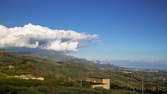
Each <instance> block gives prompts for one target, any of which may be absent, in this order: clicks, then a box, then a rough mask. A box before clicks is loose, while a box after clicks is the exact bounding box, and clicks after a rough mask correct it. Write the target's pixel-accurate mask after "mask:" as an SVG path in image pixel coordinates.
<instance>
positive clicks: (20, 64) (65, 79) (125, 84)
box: [0, 50, 167, 94]
mask: <svg viewBox="0 0 167 94" xmlns="http://www.w3.org/2000/svg"><path fill="white" fill-rule="evenodd" d="M46 54H48V53H46ZM29 55H30V53H29ZM59 56H60V55H59ZM62 56H64V57H63V58H62V61H60V60H56V59H55V60H49V59H46V58H41V57H34V56H27V55H20V54H16V53H11V52H7V51H4V50H0V93H1V94H6V93H2V92H7V91H11V92H12V91H16V92H20V90H22V91H25V90H28V92H30V91H32V90H34V91H33V92H47V93H26V94H78V93H77V92H80V93H81V92H82V93H81V94H129V93H130V92H134V93H132V94H140V92H141V81H142V80H143V81H144V86H145V87H144V91H145V92H146V93H148V94H154V93H155V92H156V87H157V84H158V89H159V91H158V92H161V93H158V94H165V93H164V92H167V87H166V81H167V79H166V78H167V75H166V74H167V73H166V72H165V71H146V70H135V69H128V68H122V67H117V66H113V65H110V64H101V63H95V62H92V61H88V60H85V59H78V58H75V57H68V56H66V55H62ZM48 57H49V56H48ZM65 57H68V58H70V59H69V60H66V58H65ZM29 74H31V75H32V76H35V77H44V78H45V80H44V81H42V82H41V81H35V80H32V81H31V80H21V81H20V80H17V79H13V78H12V79H11V78H10V79H9V77H10V76H15V75H29ZM8 76H9V77H8ZM90 76H95V77H104V78H110V79H111V82H110V83H111V86H110V87H111V90H109V91H105V90H104V91H103V90H96V89H95V90H94V89H90V88H89V87H81V86H80V83H79V82H78V81H80V80H84V79H85V78H86V77H90ZM4 77H5V78H4ZM29 87H31V88H29ZM44 88H45V89H46V91H41V90H45V89H44ZM7 89H8V90H7ZM4 90H6V91H4ZM64 91H66V93H65V92H64ZM54 92H56V93H54ZM58 92H61V93H58ZM69 92H71V93H69ZM93 92H96V93H93ZM102 92H103V93H102ZM107 92H108V93H107ZM111 92H113V93H111ZM121 92H122V93H121ZM8 93H9V92H8ZM12 94H25V93H12Z"/></svg>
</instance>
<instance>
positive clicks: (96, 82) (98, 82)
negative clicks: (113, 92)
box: [86, 77, 110, 89]
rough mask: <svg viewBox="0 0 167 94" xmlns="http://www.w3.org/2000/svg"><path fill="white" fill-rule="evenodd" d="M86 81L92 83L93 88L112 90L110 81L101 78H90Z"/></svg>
mask: <svg viewBox="0 0 167 94" xmlns="http://www.w3.org/2000/svg"><path fill="white" fill-rule="evenodd" d="M86 81H87V82H90V83H92V84H91V87H92V88H104V89H110V79H106V78H100V77H89V78H86Z"/></svg>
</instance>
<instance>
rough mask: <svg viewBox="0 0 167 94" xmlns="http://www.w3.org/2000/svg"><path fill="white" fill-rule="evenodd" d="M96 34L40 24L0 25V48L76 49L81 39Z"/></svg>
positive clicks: (90, 38)
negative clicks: (10, 26) (9, 26)
mask: <svg viewBox="0 0 167 94" xmlns="http://www.w3.org/2000/svg"><path fill="white" fill-rule="evenodd" d="M96 38H97V35H96V34H93V35H88V34H84V33H79V32H76V31H73V30H53V29H50V28H48V27H43V26H40V25H32V24H27V25H25V26H23V27H12V28H8V27H6V26H3V25H0V48H6V47H27V48H40V49H46V50H54V51H77V50H78V48H79V45H80V44H81V41H82V40H88V41H89V40H94V39H96Z"/></svg>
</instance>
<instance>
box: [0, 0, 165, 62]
mask: <svg viewBox="0 0 167 94" xmlns="http://www.w3.org/2000/svg"><path fill="white" fill-rule="evenodd" d="M29 23H30V24H29ZM0 25H2V26H5V27H6V28H8V32H10V30H9V28H13V27H15V26H17V27H22V28H21V30H24V26H25V25H32V28H33V29H34V28H35V29H38V28H37V27H33V25H40V26H41V27H39V28H43V27H44V28H45V27H47V28H49V30H48V29H47V30H48V31H54V30H64V31H65V32H66V31H67V32H68V31H70V30H72V31H73V32H75V33H77V34H80V35H81V36H83V35H84V36H85V38H86V39H85V40H89V39H88V36H91V37H92V36H93V35H97V36H98V37H97V36H96V38H95V37H94V38H93V40H91V41H89V43H85V44H88V45H86V46H85V47H80V48H78V49H77V51H72V52H70V53H68V54H69V55H73V56H76V57H81V58H87V59H98V60H130V61H149V62H150V61H151V62H152V61H163V62H166V61H167V58H166V57H167V1H166V0H0ZM30 27H31V26H30ZM17 30H18V29H17ZM31 30H32V29H30V31H31ZM38 30H39V29H38ZM39 31H40V30H39ZM40 32H41V33H42V32H43V31H40ZM1 34H2V33H1ZM72 34H73V33H72ZM12 35H13V34H12ZM41 36H44V35H41ZM22 37H24V36H22ZM48 37H49V36H48ZM72 37H73V36H72ZM15 38H16V37H15ZM56 39H57V37H56ZM50 40H52V39H50ZM82 40H84V38H81V39H76V40H73V38H70V39H69V40H68V43H69V42H70V43H71V42H72V43H73V42H75V43H76V42H77V43H79V41H82ZM24 42H25V41H24ZM54 43H55V42H54ZM54 43H53V44H54ZM68 43H67V44H68ZM37 44H39V43H38V42H36V45H37ZM57 44H59V43H57ZM63 45H65V44H63ZM28 46H29V45H28ZM30 46H32V45H30ZM68 46H69V45H68ZM33 47H34V45H33ZM39 47H41V48H42V47H43V48H49V47H50V46H49V47H48V46H43V45H42V46H41V45H40V46H39ZM60 47H61V46H60ZM50 48H53V47H50ZM67 48H68V47H67ZM67 48H64V49H67ZM71 49H73V50H76V48H75V47H74V48H71Z"/></svg>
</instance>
